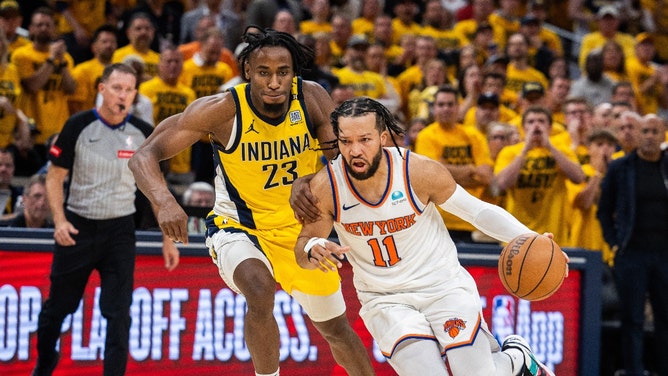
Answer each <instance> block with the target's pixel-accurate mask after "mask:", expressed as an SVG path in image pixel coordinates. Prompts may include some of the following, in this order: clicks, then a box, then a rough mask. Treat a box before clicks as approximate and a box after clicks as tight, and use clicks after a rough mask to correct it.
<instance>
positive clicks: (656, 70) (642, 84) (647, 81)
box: [626, 33, 668, 115]
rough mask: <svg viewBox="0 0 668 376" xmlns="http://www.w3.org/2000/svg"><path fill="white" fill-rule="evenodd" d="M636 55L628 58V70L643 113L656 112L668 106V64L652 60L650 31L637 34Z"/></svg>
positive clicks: (652, 51)
mask: <svg viewBox="0 0 668 376" xmlns="http://www.w3.org/2000/svg"><path fill="white" fill-rule="evenodd" d="M636 41H637V45H636V53H635V57H633V58H631V59H629V60H628V63H627V66H626V70H627V72H628V74H629V81H631V85H633V90H634V91H635V92H636V98H637V100H638V112H639V113H640V114H641V115H644V114H655V113H657V112H658V111H659V108H667V107H668V88H667V87H666V86H668V66H666V65H658V64H656V63H654V62H652V58H654V53H655V49H654V44H653V38H652V36H651V35H650V34H649V33H640V34H638V35H637V36H636Z"/></svg>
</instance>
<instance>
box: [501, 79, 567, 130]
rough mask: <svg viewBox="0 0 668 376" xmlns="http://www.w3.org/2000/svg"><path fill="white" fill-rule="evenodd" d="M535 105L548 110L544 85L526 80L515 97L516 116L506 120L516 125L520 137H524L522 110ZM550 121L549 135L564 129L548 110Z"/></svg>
mask: <svg viewBox="0 0 668 376" xmlns="http://www.w3.org/2000/svg"><path fill="white" fill-rule="evenodd" d="M536 107H540V108H544V109H546V110H548V111H549V109H547V107H546V98H545V87H543V85H542V84H541V83H539V82H526V83H524V85H522V90H521V91H520V96H519V97H518V99H517V108H516V112H517V116H515V117H514V118H513V119H510V120H509V121H508V124H510V125H513V126H515V127H517V129H518V131H519V133H520V136H521V137H524V127H522V121H523V118H524V112H525V111H526V110H527V109H529V108H536ZM550 121H551V122H552V123H551V124H550V136H555V135H558V134H560V133H562V132H564V131H566V128H565V127H564V126H563V125H562V124H561V123H558V122H556V121H554V119H553V118H552V112H550Z"/></svg>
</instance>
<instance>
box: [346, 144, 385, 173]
mask: <svg viewBox="0 0 668 376" xmlns="http://www.w3.org/2000/svg"><path fill="white" fill-rule="evenodd" d="M382 153H383V149H378V153H377V154H376V155H374V156H373V159H372V160H371V164H370V165H369V169H368V170H366V171H364V172H356V171H354V170H353V169H352V167H351V166H350V164H348V161H347V160H346V159H345V158H343V163H344V165H345V166H346V170H348V174H350V176H352V177H353V178H355V179H357V180H366V179H368V178H370V177H372V176H373V175H375V174H376V171H378V167H380V161H381V160H382V157H383V154H382Z"/></svg>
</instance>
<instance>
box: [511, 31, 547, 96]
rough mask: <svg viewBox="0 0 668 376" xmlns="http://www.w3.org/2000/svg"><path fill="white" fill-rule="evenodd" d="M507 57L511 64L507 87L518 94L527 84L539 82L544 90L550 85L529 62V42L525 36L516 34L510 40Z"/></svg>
mask: <svg viewBox="0 0 668 376" xmlns="http://www.w3.org/2000/svg"><path fill="white" fill-rule="evenodd" d="M506 56H508V59H509V61H510V62H509V63H508V67H507V71H506V87H507V88H508V89H509V90H511V91H515V92H518V91H520V90H521V89H522V86H523V85H524V84H525V83H527V82H538V83H540V84H541V85H542V86H543V88H546V87H547V85H548V81H547V78H546V77H545V75H544V74H543V73H542V72H540V71H539V70H537V69H536V68H534V67H532V66H531V65H530V62H529V40H528V39H527V37H526V36H525V35H524V34H521V33H515V34H513V35H511V36H510V37H509V38H508V45H507V46H506Z"/></svg>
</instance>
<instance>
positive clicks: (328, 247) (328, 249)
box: [308, 241, 350, 272]
mask: <svg viewBox="0 0 668 376" xmlns="http://www.w3.org/2000/svg"><path fill="white" fill-rule="evenodd" d="M348 251H350V247H343V246H340V245H338V244H336V243H334V242H330V241H328V242H327V243H325V246H324V247H322V246H320V245H314V246H313V248H311V251H310V252H309V257H308V260H309V262H310V263H312V264H314V265H315V266H316V267H317V268H318V269H320V270H322V271H323V272H328V271H336V270H337V269H340V268H342V267H343V264H342V263H341V261H343V259H344V256H345V253H346V252H348Z"/></svg>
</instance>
